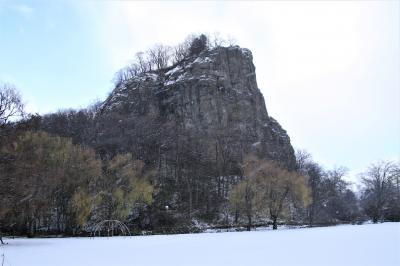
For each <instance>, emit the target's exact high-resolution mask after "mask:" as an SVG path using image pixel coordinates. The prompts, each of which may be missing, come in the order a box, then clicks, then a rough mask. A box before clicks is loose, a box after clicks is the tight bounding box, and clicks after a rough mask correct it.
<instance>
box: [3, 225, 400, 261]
mask: <svg viewBox="0 0 400 266" xmlns="http://www.w3.org/2000/svg"><path fill="white" fill-rule="evenodd" d="M6 242H8V243H9V244H8V245H5V246H2V247H1V248H0V256H1V255H2V254H3V253H4V255H5V261H4V265H5V266H10V265H11V266H67V265H68V266H72V265H74V266H79V265H85V266H86V265H95V266H105V265H107V266H109V265H116V266H125V265H157V266H169V265H171V266H172V265H174V266H179V265H182V266H187V265H191V266H195V265H202V266H205V265H208V266H212V265H218V266H221V265H229V266H236V265H252V266H253V265H274V266H279V265H295V266H301V265H308V266H313V265H318V266H320V265H324V266H331V265H338V266H346V265H352V266H357V265H360V266H369V265H371V266H372V265H373V266H377V265H385V266H392V265H400V252H399V251H400V223H384V224H365V225H341V226H335V227H320V228H302V229H287V230H277V231H272V230H266V231H254V232H229V233H202V234H187V235H158V236H135V237H112V238H105V237H104V238H53V239H51V238H47V239H46V238H40V239H39V238H38V239H25V238H20V239H6ZM0 259H1V257H0Z"/></svg>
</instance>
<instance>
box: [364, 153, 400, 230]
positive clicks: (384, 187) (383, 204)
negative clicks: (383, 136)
mask: <svg viewBox="0 0 400 266" xmlns="http://www.w3.org/2000/svg"><path fill="white" fill-rule="evenodd" d="M396 173H397V172H396V165H395V164H394V163H392V162H388V161H381V162H379V163H376V164H372V165H371V166H370V167H369V169H368V170H367V172H365V173H363V174H361V177H362V182H363V185H364V189H363V194H362V204H363V207H364V210H365V213H366V214H367V215H368V216H369V217H371V218H372V221H373V222H374V223H377V222H378V221H379V220H383V219H384V211H385V210H386V209H387V208H388V206H389V203H390V200H391V196H392V195H393V194H392V192H393V191H394V189H393V188H394V181H395V177H396Z"/></svg>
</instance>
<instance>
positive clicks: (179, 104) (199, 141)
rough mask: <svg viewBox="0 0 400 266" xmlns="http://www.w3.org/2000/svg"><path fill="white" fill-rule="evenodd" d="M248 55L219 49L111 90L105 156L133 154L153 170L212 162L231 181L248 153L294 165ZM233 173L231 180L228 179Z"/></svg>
mask: <svg viewBox="0 0 400 266" xmlns="http://www.w3.org/2000/svg"><path fill="white" fill-rule="evenodd" d="M252 59H253V58H252V53H251V52H250V50H248V49H244V48H240V47H238V46H233V47H217V48H214V49H211V50H205V51H203V52H201V53H200V54H199V55H196V56H192V57H189V58H186V59H185V60H183V61H182V62H180V63H178V64H176V65H174V66H172V67H169V68H168V69H163V70H158V71H157V72H151V73H143V74H140V75H138V76H136V77H134V78H132V79H130V80H128V81H126V82H124V83H122V84H120V85H119V86H118V87H116V88H115V89H114V91H113V92H112V93H111V94H110V96H109V97H108V99H107V100H106V101H105V102H104V103H103V105H102V107H101V109H100V111H99V114H98V118H99V119H98V121H99V122H98V125H97V142H98V143H101V145H100V146H99V147H98V148H99V149H100V150H103V152H104V153H115V152H132V153H134V154H135V155H136V156H137V157H138V158H141V159H144V160H146V161H148V162H150V163H154V165H157V166H158V167H162V165H163V164H167V165H171V164H175V167H176V160H177V159H176V157H177V154H178V153H179V152H180V151H182V150H184V149H190V150H192V151H193V150H196V151H197V152H196V153H192V155H193V157H194V159H195V160H196V158H198V159H199V160H208V161H215V162H216V164H217V165H225V166H224V167H219V166H218V167H216V168H218V169H223V170H218V171H225V172H226V173H225V174H226V175H228V174H234V172H235V170H233V168H234V167H230V166H231V165H232V164H233V163H237V162H240V160H241V159H242V158H243V156H244V154H246V153H247V152H250V151H252V152H255V153H257V154H258V155H259V156H261V157H264V158H268V159H272V160H277V161H280V162H281V163H284V164H285V165H286V166H288V167H289V168H293V167H294V164H295V158H294V152H293V148H292V146H291V144H290V139H289V137H288V135H287V133H286V131H285V130H283V129H282V127H281V126H280V125H279V124H278V122H277V121H276V120H274V119H273V118H272V117H270V116H269V115H268V112H267V110H266V107H265V103H264V98H263V95H262V93H261V92H260V90H259V88H258V86H257V81H256V74H255V67H254V64H253V61H252ZM231 172H232V173H231Z"/></svg>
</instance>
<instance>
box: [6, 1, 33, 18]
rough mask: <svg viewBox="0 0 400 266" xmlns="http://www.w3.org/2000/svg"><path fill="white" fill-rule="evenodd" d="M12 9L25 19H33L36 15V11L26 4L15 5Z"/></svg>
mask: <svg viewBox="0 0 400 266" xmlns="http://www.w3.org/2000/svg"><path fill="white" fill-rule="evenodd" d="M10 8H11V9H12V10H14V11H16V12H17V13H19V14H20V15H22V16H23V17H25V18H31V17H32V15H33V13H34V9H33V8H32V7H30V6H28V5H26V4H14V5H11V6H10Z"/></svg>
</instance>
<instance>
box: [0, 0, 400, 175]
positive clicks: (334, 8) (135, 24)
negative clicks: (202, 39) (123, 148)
mask: <svg viewBox="0 0 400 266" xmlns="http://www.w3.org/2000/svg"><path fill="white" fill-rule="evenodd" d="M399 25H400V1H354V2H347V1H337V2H335V1H322V2H317V1H308V2H301V1H294V2H291V1H281V2H273V1H269V2H262V1H261V2H237V1H234V2H129V1H122V2H116V1H4V0H3V1H2V0H0V40H1V41H0V80H1V81H3V82H5V81H6V82H11V83H14V84H15V85H16V86H17V87H18V88H19V90H20V91H21V93H22V95H23V97H24V99H25V101H26V102H27V108H28V110H29V111H31V112H39V113H41V114H43V113H47V112H51V111H56V110H57V109H60V108H61V109H62V108H69V107H73V108H78V107H85V106H87V105H88V104H90V103H91V102H93V101H94V100H96V99H104V98H105V97H106V95H107V93H108V92H109V91H110V90H111V89H112V83H111V80H112V78H113V75H114V73H115V72H116V71H117V70H118V69H119V68H121V67H123V66H124V65H125V64H126V63H127V62H128V61H129V60H130V59H131V58H132V57H133V55H134V54H135V52H137V51H139V50H144V49H146V48H148V47H149V46H151V45H152V44H154V43H157V42H163V43H165V44H171V45H173V44H176V43H178V42H180V41H181V40H183V39H184V38H185V36H186V35H188V34H189V33H191V32H208V33H214V32H220V33H221V34H222V35H224V36H226V37H229V36H232V37H234V38H235V39H236V40H237V43H238V44H239V45H241V46H243V47H247V48H250V49H251V50H252V52H253V56H254V61H255V64H256V68H257V70H256V72H257V80H258V85H259V87H260V89H261V91H262V92H263V94H264V97H265V99H266V103H267V109H268V112H269V113H270V115H272V116H274V117H275V118H276V119H277V120H278V121H279V122H280V123H281V124H282V126H283V127H284V128H285V129H286V130H287V131H288V133H289V135H290V137H291V140H292V144H293V145H294V146H295V147H296V148H303V149H307V150H308V151H309V152H311V153H312V154H313V156H314V158H315V159H316V160H317V161H319V162H321V163H322V164H323V165H324V166H326V167H333V166H334V165H343V166H347V167H349V168H350V169H351V170H352V172H351V175H353V176H354V175H355V174H356V173H358V172H360V171H362V170H363V169H365V167H366V166H367V165H368V164H369V163H370V162H373V161H376V160H380V159H389V160H399V159H400V158H399V157H400V77H399V73H400V53H399V47H400V28H399Z"/></svg>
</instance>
